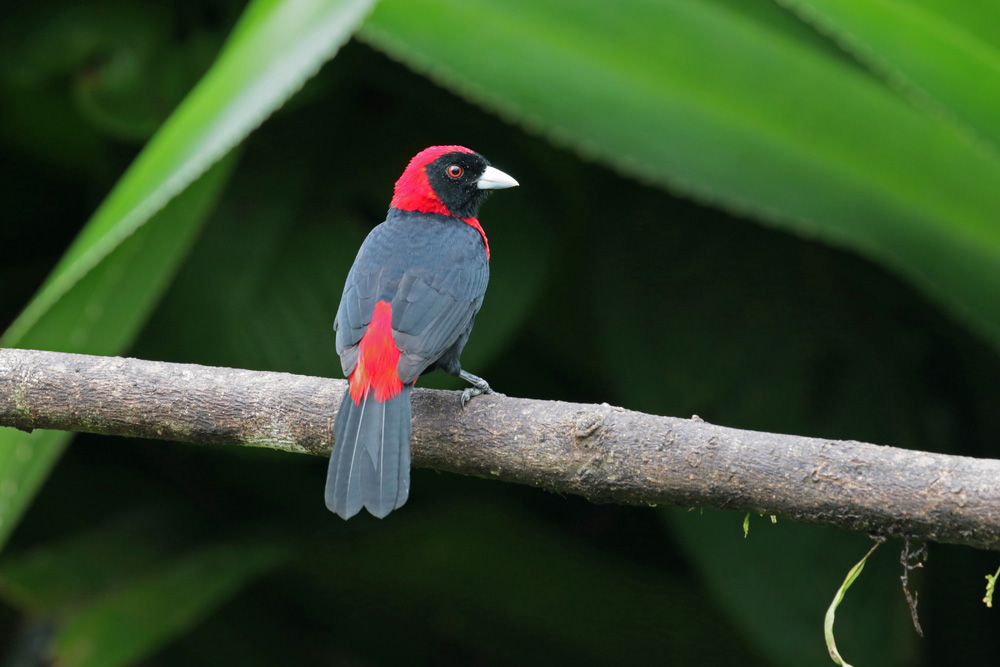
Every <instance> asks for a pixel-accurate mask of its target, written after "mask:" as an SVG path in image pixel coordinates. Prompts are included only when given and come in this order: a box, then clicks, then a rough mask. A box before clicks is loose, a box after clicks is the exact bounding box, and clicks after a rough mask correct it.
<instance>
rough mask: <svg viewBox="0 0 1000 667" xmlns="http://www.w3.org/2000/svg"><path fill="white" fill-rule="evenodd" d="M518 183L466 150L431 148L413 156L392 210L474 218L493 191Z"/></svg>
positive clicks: (394, 198)
mask: <svg viewBox="0 0 1000 667" xmlns="http://www.w3.org/2000/svg"><path fill="white" fill-rule="evenodd" d="M515 185H517V181H515V180H514V179H513V178H511V177H510V176H508V175H507V174H505V173H503V172H502V171H500V170H499V169H495V168H493V167H491V166H490V163H489V162H488V161H487V160H486V158H484V157H483V156H482V155H480V154H479V153H476V152H475V151H471V150H469V149H468V148H465V147H463V146H431V147H430V148H426V149H424V150H422V151H420V152H419V153H417V154H416V156H414V158H413V159H412V160H410V163H409V164H408V165H407V166H406V170H405V171H404V172H403V175H402V176H400V177H399V180H398V181H396V189H395V193H394V194H393V197H392V203H391V206H392V207H393V208H395V209H399V210H401V211H418V212H420V213H438V214H441V215H452V216H455V217H458V218H462V219H466V218H475V217H476V215H477V214H478V212H479V205H480V204H481V203H482V201H483V199H484V198H485V197H486V195H487V194H488V193H489V191H490V190H495V189H499V188H509V187H513V186H515Z"/></svg>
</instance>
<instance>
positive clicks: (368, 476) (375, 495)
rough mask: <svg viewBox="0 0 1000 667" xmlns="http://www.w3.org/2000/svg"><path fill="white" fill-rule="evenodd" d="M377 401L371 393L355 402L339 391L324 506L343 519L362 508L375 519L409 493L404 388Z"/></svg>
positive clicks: (407, 406)
mask: <svg viewBox="0 0 1000 667" xmlns="http://www.w3.org/2000/svg"><path fill="white" fill-rule="evenodd" d="M412 388H413V387H412V385H403V389H402V391H401V392H400V393H399V395H397V396H395V397H393V398H391V399H389V400H388V401H384V402H382V403H379V402H378V401H376V400H375V396H374V392H372V393H370V394H368V396H367V397H365V398H363V399H362V400H361V404H360V405H355V404H354V401H353V400H351V392H350V391H348V392H347V393H345V394H344V400H343V401H342V402H341V404H340V411H339V412H338V413H337V421H336V423H335V424H334V427H333V437H334V446H333V455H332V456H330V469H329V472H328V473H327V476H326V506H327V508H328V509H329V510H330V511H331V512H333V513H335V514H338V515H340V516H341V517H342V518H344V519H350V518H351V517H352V516H354V515H355V514H357V513H358V512H360V511H361V508H362V507H367V508H368V511H369V512H371V513H372V514H373V515H374V516H377V517H378V518H380V519H381V518H382V517H384V516H385V515H386V514H388V513H389V512H391V511H392V510H394V509H396V508H397V507H402V506H403V503H405V502H406V499H407V498H408V497H409V496H410V429H411V423H410V414H411V413H410V389H412Z"/></svg>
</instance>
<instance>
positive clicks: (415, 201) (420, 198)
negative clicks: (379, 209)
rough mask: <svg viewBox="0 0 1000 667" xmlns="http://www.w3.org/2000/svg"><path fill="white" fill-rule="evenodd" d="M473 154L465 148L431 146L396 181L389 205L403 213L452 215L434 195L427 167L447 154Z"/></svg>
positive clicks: (416, 157) (415, 157) (417, 156)
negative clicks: (428, 178)
mask: <svg viewBox="0 0 1000 667" xmlns="http://www.w3.org/2000/svg"><path fill="white" fill-rule="evenodd" d="M471 152H472V151H470V150H469V149H468V148H465V147H464V146H431V147H430V148H425V149H424V150H422V151H420V152H419V153H417V154H416V155H415V156H414V157H413V159H412V160H410V164H408V165H406V170H405V171H403V175H402V176H400V177H399V180H398V181H396V189H395V192H394V193H393V196H392V203H390V204H389V205H390V206H392V207H393V208H398V209H399V210H401V211H417V212H419V213H440V214H441V215H451V212H450V211H449V210H448V209H447V207H445V205H444V204H443V203H442V202H441V200H440V199H438V196H437V195H436V194H434V190H433V188H431V184H430V181H428V180H427V171H426V167H427V165H429V164H430V163H431V162H434V160H436V159H438V158H439V157H441V156H442V155H444V154H445V153H471Z"/></svg>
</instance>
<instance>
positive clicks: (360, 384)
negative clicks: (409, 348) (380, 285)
mask: <svg viewBox="0 0 1000 667" xmlns="http://www.w3.org/2000/svg"><path fill="white" fill-rule="evenodd" d="M398 362H399V348H398V347H396V341H395V340H393V338H392V306H391V305H390V304H389V302H388V301H379V302H378V303H376V304H375V313H374V315H372V321H371V322H370V323H369V324H368V329H366V330H365V335H364V336H362V337H361V342H360V343H358V364H357V365H356V366H355V367H354V370H353V371H351V376H350V378H349V382H350V386H351V399H353V401H354V404H355V405H361V399H363V398H366V397H367V396H368V394H369V393H370V392H372V391H374V392H375V400H376V401H378V402H379V403H382V402H383V401H388V400H389V399H390V398H393V397H395V396H396V395H397V394H399V392H400V391H402V389H403V383H402V381H401V380H400V379H399V376H398V375H397V374H396V364H397V363H398Z"/></svg>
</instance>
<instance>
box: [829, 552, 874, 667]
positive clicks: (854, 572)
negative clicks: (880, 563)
mask: <svg viewBox="0 0 1000 667" xmlns="http://www.w3.org/2000/svg"><path fill="white" fill-rule="evenodd" d="M880 544H882V541H881V540H880V541H878V542H876V543H875V544H873V545H872V548H871V549H869V550H868V553H866V554H865V557H864V558H862V559H861V560H860V561H858V563H857V564H856V565H855V566H854V567H852V568H851V569H850V570H849V571H848V572H847V576H846V577H844V583H842V584H841V585H840V588H838V589H837V594H836V595H834V596H833V602H831V603H830V607H829V608H828V609H827V610H826V618H825V619H824V620H823V636H824V637H825V638H826V648H827V649H828V650H829V651H830V657H831V658H833V661H834V662H835V663H837V664H838V665H843V666H844V667H851V666H850V665H849V664H847V663H846V662H845V661H844V659H843V658H842V657H840V652H839V651H837V643H836V642H835V641H834V640H833V621H834V618H835V617H836V615H837V607H839V606H840V603H841V601H842V600H843V599H844V594H845V593H847V589H848V588H850V587H851V584H853V583H854V580H855V579H857V578H858V575H860V574H861V571H862V570H864V569H865V561H867V560H868V557H869V556H871V555H872V552H873V551H875V550H876V549H878V547H879V545H880Z"/></svg>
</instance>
